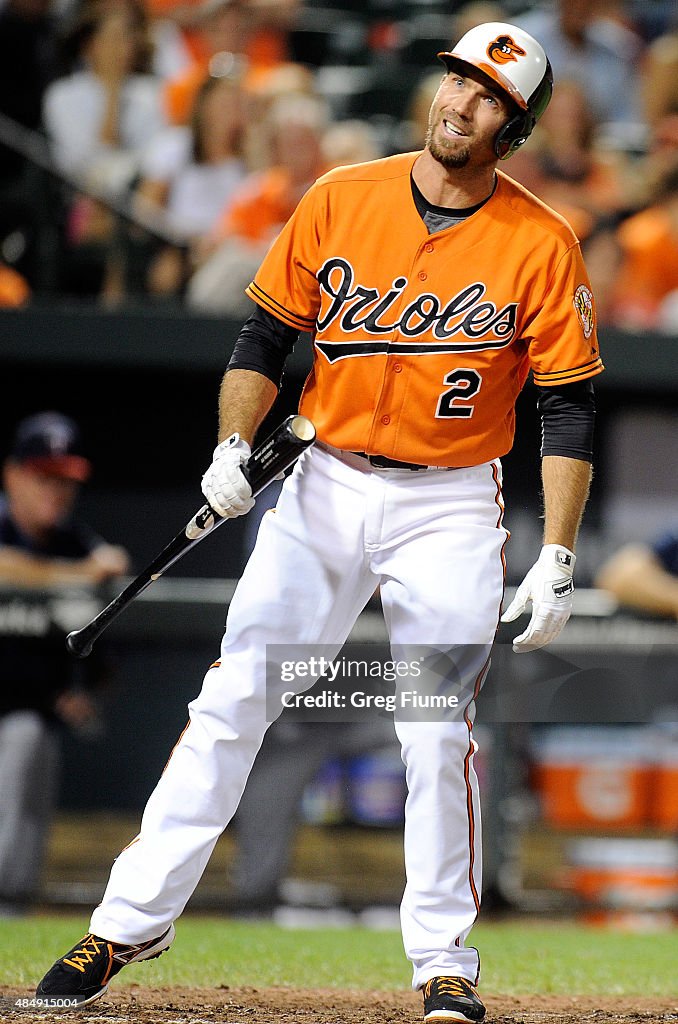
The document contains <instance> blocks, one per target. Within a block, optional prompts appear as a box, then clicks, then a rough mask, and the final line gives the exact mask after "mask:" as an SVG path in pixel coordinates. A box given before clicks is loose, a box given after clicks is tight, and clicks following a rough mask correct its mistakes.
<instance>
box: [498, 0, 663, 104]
mask: <svg viewBox="0 0 678 1024" xmlns="http://www.w3.org/2000/svg"><path fill="white" fill-rule="evenodd" d="M619 8H620V4H619V3H616V2H614V0H555V3H554V5H553V6H552V7H550V6H549V7H542V6H538V7H534V8H533V9H532V10H530V11H529V12H528V13H526V14H523V15H521V16H519V17H517V18H516V19H515V21H516V24H517V25H520V27H521V28H523V29H525V30H526V31H527V32H529V33H531V34H532V35H534V36H535V37H536V38H537V39H539V41H540V42H541V44H542V46H543V47H544V49H545V51H546V52H547V53H548V55H549V59H550V61H551V65H552V67H553V74H554V78H555V81H556V83H558V82H559V81H561V80H563V79H566V78H568V79H573V80H575V81H577V82H579V83H580V84H581V86H582V88H583V90H584V93H585V95H586V97H587V100H588V102H589V103H590V105H591V107H592V109H593V112H594V115H595V118H596V120H598V121H601V122H604V121H611V122H615V121H616V122H626V123H637V122H639V121H642V116H643V111H642V105H641V80H640V73H639V69H638V61H639V58H640V56H641V53H642V45H643V44H642V40H641V39H640V37H639V36H638V34H637V33H636V32H635V31H634V30H633V29H632V28H631V27H630V26H629V25H628V24H627V23H626V20H625V18H624V15H623V13H621V12H620V10H619Z"/></svg>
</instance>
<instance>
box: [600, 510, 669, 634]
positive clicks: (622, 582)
mask: <svg viewBox="0 0 678 1024" xmlns="http://www.w3.org/2000/svg"><path fill="white" fill-rule="evenodd" d="M594 584H595V586H596V587H600V588H601V589H602V590H607V591H609V592H610V593H611V594H613V595H614V596H615V597H616V598H617V600H618V601H619V603H620V604H621V605H623V606H624V607H627V608H633V609H635V610H637V611H642V612H648V613H649V614H652V615H660V616H668V617H670V618H674V619H678V529H671V530H667V532H666V533H664V534H662V535H661V536H659V537H657V538H656V539H655V540H654V541H652V542H651V543H648V544H626V545H624V546H623V547H622V548H620V549H619V550H618V551H617V552H615V554H613V555H612V556H611V557H610V558H609V559H608V560H607V561H606V562H605V563H604V564H603V565H602V566H601V568H600V569H599V571H598V574H597V576H596V578H595V580H594Z"/></svg>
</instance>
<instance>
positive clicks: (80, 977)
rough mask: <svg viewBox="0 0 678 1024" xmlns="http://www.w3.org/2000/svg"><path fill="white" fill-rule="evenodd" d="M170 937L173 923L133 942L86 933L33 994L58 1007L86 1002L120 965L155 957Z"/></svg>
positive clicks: (99, 992)
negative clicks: (146, 937) (157, 934)
mask: <svg viewBox="0 0 678 1024" xmlns="http://www.w3.org/2000/svg"><path fill="white" fill-rule="evenodd" d="M173 939H174V925H173V924H171V925H170V926H169V928H168V929H167V931H166V932H164V933H163V934H162V935H161V936H160V937H159V938H157V939H149V940H148V941H147V942H140V943H138V945H136V946H131V945H130V946H128V945H126V944H125V943H123V942H109V941H108V940H107V939H102V938H101V937H100V936H98V935H91V934H88V935H85V937H84V938H83V939H81V940H80V942H78V943H77V945H75V946H73V949H69V951H68V953H66V954H65V956H62V957H61V958H60V959H59V960H57V961H56V963H55V964H54V965H53V967H51V968H50V970H49V971H48V972H47V974H46V975H45V977H44V978H43V979H42V981H41V982H40V984H39V985H38V987H37V989H36V990H35V995H36V998H37V999H38V1000H40V1001H41V1002H42V1003H45V1004H48V1003H49V1002H51V1001H54V1005H55V1006H59V1007H61V1008H67V1007H68V1006H70V1007H71V1008H72V1009H79V1008H80V1007H81V1006H87V1004H88V1003H92V1002H94V1000H95V999H98V998H99V996H102V995H103V994H104V992H105V991H106V990H107V988H108V986H109V983H110V980H111V978H113V977H114V976H115V975H116V974H117V973H118V971H121V970H122V969H123V967H126V966H127V964H135V963H138V962H139V961H140V960H154V959H155V957H157V956H160V954H161V953H164V952H165V950H166V949H168V948H169V946H170V944H171V943H172V940H173Z"/></svg>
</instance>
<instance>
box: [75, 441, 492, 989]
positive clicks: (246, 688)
mask: <svg viewBox="0 0 678 1024" xmlns="http://www.w3.org/2000/svg"><path fill="white" fill-rule="evenodd" d="M500 474H501V469H500V466H499V463H498V462H492V463H485V464H483V465H480V466H474V467H470V468H467V469H457V470H450V471H445V470H427V471H423V470H421V471H417V472H412V471H409V470H375V469H372V468H370V467H369V465H368V464H367V462H366V461H365V460H364V459H361V458H359V457H357V456H353V455H350V454H347V453H337V452H336V451H334V450H327V449H324V448H323V447H320V446H316V447H315V448H314V449H312V450H310V451H308V452H306V453H305V454H304V455H303V456H302V458H301V459H300V461H299V463H298V464H297V466H296V467H295V470H294V472H293V474H292V475H291V477H290V478H289V479H288V480H287V481H286V483H285V486H284V487H283V490H282V494H281V497H280V500H279V502H278V506H277V508H276V509H275V510H273V511H271V512H268V513H267V514H266V515H265V516H264V518H263V521H262V524H261V528H260V530H259V534H258V537H257V543H256V546H255V549H254V551H253V553H252V556H251V558H250V560H249V562H248V564H247V567H246V569H245V571H244V573H243V576H242V579H241V580H240V582H239V584H238V587H237V590H236V593H235V595H234V597H233V600H232V602H231V605H230V608H229V613H228V620H227V628H226V634H225V636H224V639H223V643H222V648H221V659H220V662H217V663H216V664H215V666H213V667H212V668H210V669H209V670H208V672H207V674H206V676H205V680H204V683H203V688H202V691H201V693H200V695H199V696H198V697H197V698H196V700H194V701H193V702H192V703H191V704H190V705H189V712H190V718H189V725H188V726H187V728H186V730H185V731H184V733H183V734H182V736H181V738H180V740H179V742H178V744H177V746H176V747H175V749H174V752H173V754H172V756H171V758H170V760H169V762H168V764H167V767H166V768H165V771H164V773H163V775H162V777H161V779H160V781H159V782H158V785H157V787H156V789H155V790H154V792H153V793H152V794H151V796H150V798H149V800H148V803H147V805H146V809H145V811H144V815H143V819H142V824H141V831H140V833H139V835H138V836H137V838H136V839H135V840H133V842H132V843H131V844H130V846H128V847H127V848H126V849H125V850H124V851H123V852H122V853H121V854H120V856H119V857H118V859H117V860H116V862H115V864H114V865H113V869H112V872H111V876H110V880H109V883H108V887H107V889H106V892H105V894H104V898H103V901H102V903H101V904H100V906H99V907H97V909H96V910H95V911H94V914H93V916H92V920H91V931H92V932H93V933H95V934H97V935H101V936H103V937H105V938H107V939H109V940H111V941H114V942H126V943H137V942H142V941H145V940H147V939H149V938H152V937H153V936H156V935H160V934H162V932H163V931H164V930H165V929H166V928H167V927H168V926H169V924H170V923H171V922H172V921H174V920H175V919H176V918H177V917H178V916H179V915H180V914H181V912H182V911H183V909H184V906H185V905H186V903H187V901H188V899H189V897H190V896H191V893H192V892H193V890H194V889H195V887H196V885H197V884H198V881H199V879H200V877H201V875H202V872H203V871H204V869H205V866H206V864H207V862H208V860H209V857H210V855H211V853H212V850H213V848H214V845H215V843H216V841H217V839H218V838H219V835H220V834H221V832H222V831H223V829H224V828H225V827H226V825H227V824H228V822H229V821H230V819H231V817H232V816H233V814H234V813H235V810H236V808H237V806H238V802H239V800H240V797H241V795H242V792H243V790H244V787H245V783H246V781H247V776H248V774H249V771H250V768H251V766H252V764H253V762H254V758H255V757H256V754H257V751H258V749H259V747H260V745H261V742H262V739H263V736H264V733H265V731H266V728H267V722H266V709H265V698H266V693H265V689H266V687H265V683H266V645H267V644H295V645H299V644H309V645H316V644H324V645H329V646H330V648H332V649H333V650H335V651H336V652H338V651H339V650H340V648H341V647H342V645H343V643H344V641H345V639H346V637H347V636H348V634H349V632H350V630H351V628H352V626H353V624H354V622H355V620H356V618H357V616H358V615H359V614H360V612H361V610H362V609H363V608H364V606H365V604H366V603H367V601H368V600H369V598H370V596H371V595H372V593H373V592H374V589H375V587H376V586H377V584H380V585H381V599H382V604H383V608H384V614H385V618H386V624H387V626H388V630H389V635H390V638H391V642H392V644H394V645H396V644H410V643H411V644H427V645H431V646H436V647H440V648H445V647H450V646H453V645H455V644H468V645H478V647H477V650H478V652H479V658H478V659H477V663H476V665H475V666H474V669H473V672H474V674H475V676H476V678H475V679H473V680H472V681H471V687H470V688H471V692H473V691H474V688H475V690H476V691H477V689H478V688H479V686H480V684H481V683H482V678H483V677H484V672H485V671H486V667H487V663H488V659H489V652H490V648H491V644H492V641H493V638H494V634H495V630H496V627H497V623H498V619H499V613H500V604H501V599H502V593H503V580H504V571H503V546H504V543H505V541H506V538H507V536H508V534H507V532H506V530H505V529H504V528H503V526H502V511H503V509H502V498H501V480H500ZM312 682H313V681H312V680H304V681H303V684H302V683H301V682H300V683H299V687H298V688H299V690H301V689H304V688H306V687H308V686H310V685H311V683H312ZM473 711H474V706H473V703H471V704H470V705H469V707H468V709H467V711H466V713H465V714H464V715H463V716H457V718H456V720H455V721H447V722H444V721H439V722H438V721H436V722H410V721H397V723H396V729H397V734H398V738H399V740H400V743H401V746H402V756H403V761H404V763H405V765H406V772H407V785H408V797H407V803H406V809H405V867H406V873H407V885H406V889H405V893H404V897H403V902H402V911H401V919H402V932H403V941H404V945H405V951H406V953H407V956H408V957H409V959H410V960H411V962H412V964H413V968H414V976H413V986H414V987H415V988H419V987H421V986H422V985H423V984H424V983H425V982H426V981H427V980H428V979H429V978H432V977H435V976H436V975H440V974H453V975H461V976H462V977H465V978H468V979H469V980H471V981H475V980H476V979H477V975H478V969H479V964H478V953H477V951H476V950H475V949H474V948H473V947H469V946H467V945H466V937H467V935H468V933H469V931H470V929H471V927H472V925H473V923H474V921H475V918H476V916H477V912H478V905H479V895H480V888H481V841H480V808H479V800H478V787H477V780H476V776H475V773H474V770H473V755H474V752H475V749H476V745H475V742H474V740H473V738H472V735H471V721H472V716H473ZM299 756H300V757H303V751H300V755H299Z"/></svg>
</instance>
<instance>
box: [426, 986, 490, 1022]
mask: <svg viewBox="0 0 678 1024" xmlns="http://www.w3.org/2000/svg"><path fill="white" fill-rule="evenodd" d="M484 1016H485V1007H484V1006H483V1004H482V1003H481V1001H480V999H479V998H478V993H477V992H476V990H475V988H474V986H473V985H472V984H471V982H470V981H467V980H466V978H452V977H440V978H431V980H430V981H427V982H426V984H425V985H424V1021H425V1022H426V1024H431V1022H433V1021H443V1022H449V1021H455V1020H461V1021H468V1022H469V1024H478V1021H481V1020H483V1018H484Z"/></svg>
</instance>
